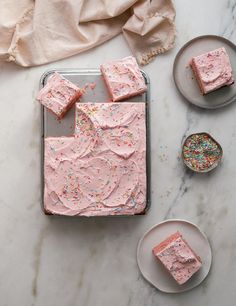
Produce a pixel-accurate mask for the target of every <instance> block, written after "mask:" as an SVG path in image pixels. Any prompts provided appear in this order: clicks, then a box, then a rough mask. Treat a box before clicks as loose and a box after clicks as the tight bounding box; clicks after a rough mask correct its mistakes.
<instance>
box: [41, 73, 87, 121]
mask: <svg viewBox="0 0 236 306" xmlns="http://www.w3.org/2000/svg"><path fill="white" fill-rule="evenodd" d="M81 95H82V90H81V89H80V88H78V87H77V86H76V85H74V84H73V83H71V82H70V81H68V80H67V79H65V78H63V77H62V76H61V75H60V74H59V73H57V72H55V73H54V74H53V75H52V76H51V77H50V78H49V80H48V82H47V84H46V85H45V86H44V87H43V88H42V89H41V90H40V91H39V93H38V95H37V100H39V102H40V103H41V104H43V105H44V106H45V107H46V108H48V109H49V110H50V111H51V112H53V113H54V114H55V115H56V116H57V117H58V118H59V119H61V118H62V117H63V116H64V115H65V113H66V112H67V111H68V110H69V108H70V107H71V106H72V105H73V104H74V103H75V102H76V101H77V100H78V99H79V98H80V97H81Z"/></svg>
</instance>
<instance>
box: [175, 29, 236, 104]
mask: <svg viewBox="0 0 236 306" xmlns="http://www.w3.org/2000/svg"><path fill="white" fill-rule="evenodd" d="M220 47H225V49H226V51H227V53H228V55H229V58H230V63H231V66H232V68H233V73H234V77H235V78H236V46H235V45H234V44H233V43H232V42H231V41H229V40H227V39H225V38H223V37H220V36H215V35H205V36H200V37H196V38H194V39H192V40H190V41H189V42H187V43H186V44H185V45H184V46H183V47H182V48H181V49H180V50H179V52H178V54H177V55H176V58H175V61H174V67H173V77H174V81H175V85H176V87H177V88H178V90H179V92H180V93H181V94H182V95H183V96H184V98H185V99H187V100H188V101H189V102H190V103H192V104H194V105H196V106H199V107H203V108H209V109H214V108H219V107H222V106H225V105H227V104H229V103H231V102H234V101H236V82H235V83H234V84H233V85H231V86H228V87H222V88H220V89H217V90H216V91H213V92H211V93H209V94H206V95H202V94H201V92H200V88H199V86H198V83H197V81H196V79H195V77H194V75H193V71H192V69H191V67H190V65H189V62H190V60H191V59H192V57H193V56H197V55H200V54H203V53H206V52H208V51H211V50H214V49H217V48H220Z"/></svg>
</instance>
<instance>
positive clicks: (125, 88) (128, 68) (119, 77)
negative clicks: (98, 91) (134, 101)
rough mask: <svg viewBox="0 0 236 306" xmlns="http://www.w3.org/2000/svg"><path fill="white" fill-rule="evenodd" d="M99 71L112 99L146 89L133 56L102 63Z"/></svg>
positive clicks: (128, 95) (125, 97)
mask: <svg viewBox="0 0 236 306" xmlns="http://www.w3.org/2000/svg"><path fill="white" fill-rule="evenodd" d="M101 72H102V74H103V77H104V79H105V82H106V85H107V87H108V90H109V92H110V95H111V97H112V100H113V101H120V100H123V99H128V98H130V97H133V96H136V95H139V94H141V93H143V92H145V91H146V90H147V86H146V85H145V81H144V78H143V75H142V73H141V71H140V69H139V67H138V64H137V62H136V59H135V58H134V57H133V56H128V57H125V58H123V59H120V60H113V61H110V62H108V63H105V64H102V65H101Z"/></svg>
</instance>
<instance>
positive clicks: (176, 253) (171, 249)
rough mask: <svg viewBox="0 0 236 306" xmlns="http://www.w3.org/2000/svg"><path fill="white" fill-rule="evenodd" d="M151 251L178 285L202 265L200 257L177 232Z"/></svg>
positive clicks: (184, 281)
mask: <svg viewBox="0 0 236 306" xmlns="http://www.w3.org/2000/svg"><path fill="white" fill-rule="evenodd" d="M152 252H153V254H154V255H155V256H156V258H157V259H158V260H159V261H160V262H161V263H162V264H163V265H164V266H165V268H166V270H167V271H168V272H169V273H170V275H171V276H172V277H173V278H174V279H175V280H176V282H177V283H178V284H179V285H182V284H184V283H186V282H187V281H188V280H189V279H190V278H191V277H192V276H193V274H195V273H196V272H197V271H198V270H199V269H200V268H201V266H202V262H201V259H200V257H199V256H197V255H196V254H195V252H194V251H193V250H192V249H191V247H190V246H189V244H188V243H187V242H186V241H185V240H184V239H183V237H182V235H181V234H180V233H179V232H176V233H174V234H172V235H171V236H169V237H168V238H166V239H165V240H164V241H162V242H161V243H159V244H158V245H157V246H155V247H154V248H153V250H152Z"/></svg>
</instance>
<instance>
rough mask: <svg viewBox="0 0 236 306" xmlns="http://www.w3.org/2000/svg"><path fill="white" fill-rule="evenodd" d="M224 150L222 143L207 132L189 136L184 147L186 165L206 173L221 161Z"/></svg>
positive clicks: (183, 155)
mask: <svg viewBox="0 0 236 306" xmlns="http://www.w3.org/2000/svg"><path fill="white" fill-rule="evenodd" d="M222 155H223V150H222V148H221V146H220V144H219V143H218V142H217V141H215V139H214V138H213V137H211V135H209V134H207V133H196V134H192V135H190V136H188V137H187V138H186V140H185V141H184V144H183V148H182V158H183V161H184V163H185V165H186V166H187V167H188V168H190V169H191V170H193V171H196V172H200V173H206V172H209V171H211V170H213V169H214V168H215V167H217V166H218V164H219V163H220V161H221V158H222Z"/></svg>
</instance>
